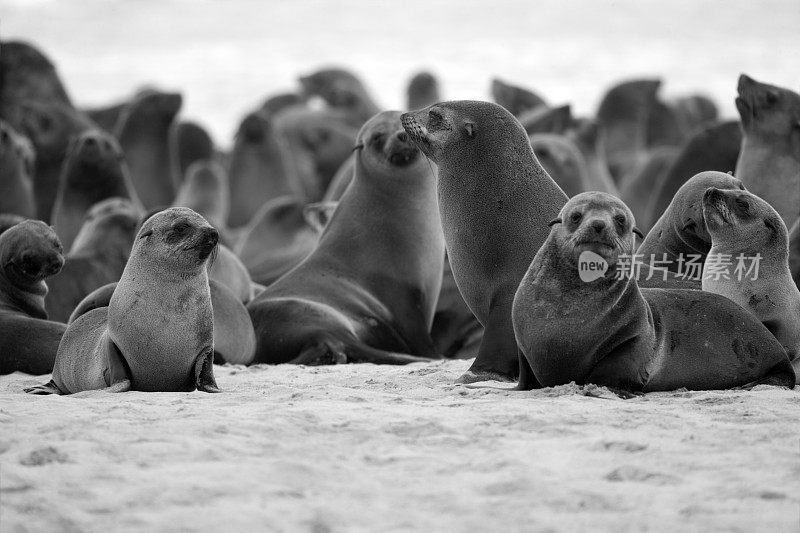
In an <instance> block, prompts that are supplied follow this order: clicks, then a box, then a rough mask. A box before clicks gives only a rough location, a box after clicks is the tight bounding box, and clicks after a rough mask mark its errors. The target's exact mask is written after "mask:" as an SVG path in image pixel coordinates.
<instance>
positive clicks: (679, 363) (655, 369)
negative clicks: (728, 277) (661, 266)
mask: <svg viewBox="0 0 800 533" xmlns="http://www.w3.org/2000/svg"><path fill="white" fill-rule="evenodd" d="M552 224H553V227H552V229H551V231H550V235H549V236H548V237H547V240H546V241H545V243H544V244H543V245H542V247H541V248H540V249H539V251H538V252H537V253H536V257H535V258H534V260H533V262H532V263H531V265H530V269H529V270H528V272H527V274H526V275H525V278H524V279H523V280H522V283H520V286H519V289H518V290H517V294H516V296H515V297H514V331H515V332H516V336H517V341H518V342H519V346H520V348H521V349H522V353H523V354H524V357H521V358H520V366H521V367H522V369H521V376H520V382H519V387H518V388H519V389H523V390H526V389H530V388H532V387H533V386H535V385H536V383H537V382H538V383H539V384H541V385H543V386H546V387H551V386H556V385H563V384H566V383H569V382H571V381H574V382H575V383H577V384H584V383H594V384H597V385H605V386H609V387H616V388H620V389H625V390H629V391H644V392H650V391H661V390H673V389H677V388H680V387H686V388H687V389H701V390H703V389H723V388H730V387H737V386H743V385H748V384H751V383H754V382H758V383H770V384H775V385H783V386H787V387H793V386H794V381H795V374H794V371H793V369H792V366H791V364H790V363H789V358H788V357H787V355H786V352H785V351H784V350H783V348H782V347H781V345H780V343H779V342H778V341H776V340H775V338H774V337H773V336H772V334H770V332H769V330H767V328H766V327H764V326H763V325H762V324H761V323H760V322H759V321H758V320H757V319H756V318H755V317H754V316H752V315H751V314H750V313H748V312H747V311H745V310H744V309H742V308H741V307H739V306H738V305H736V304H735V303H733V302H732V301H730V300H728V299H727V298H725V297H724V296H720V295H718V294H711V293H707V292H704V291H693V290H670V289H639V286H638V284H637V283H636V280H635V279H634V278H631V277H628V276H626V275H618V273H619V270H618V268H617V267H618V266H621V265H622V263H621V256H622V255H623V254H627V255H630V254H632V253H633V242H634V237H633V235H634V231H635V230H634V228H635V226H634V224H635V221H634V219H633V214H632V213H631V211H630V209H628V207H627V206H626V205H625V204H624V203H623V202H622V201H621V200H619V199H618V198H615V197H613V196H611V195H609V194H606V193H601V192H588V193H582V194H579V195H578V196H575V197H573V198H572V199H570V201H569V202H567V204H566V205H565V206H564V208H563V209H562V210H561V213H560V214H559V217H558V218H557V219H555V220H554V221H553V223H552ZM592 267H594V268H592Z"/></svg>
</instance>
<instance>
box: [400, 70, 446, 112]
mask: <svg viewBox="0 0 800 533" xmlns="http://www.w3.org/2000/svg"><path fill="white" fill-rule="evenodd" d="M441 100H442V98H441V95H440V92H439V81H438V80H437V79H436V76H434V75H433V74H431V73H430V72H426V71H423V72H418V73H416V74H414V76H412V78H411V80H410V81H409V82H408V88H407V89H406V109H408V110H414V109H422V108H423V107H427V106H429V105H431V104H435V103H436V102H440V101H441Z"/></svg>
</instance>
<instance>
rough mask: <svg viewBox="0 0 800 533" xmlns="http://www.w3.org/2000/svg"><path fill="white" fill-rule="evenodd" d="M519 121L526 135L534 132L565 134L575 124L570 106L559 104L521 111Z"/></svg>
mask: <svg viewBox="0 0 800 533" xmlns="http://www.w3.org/2000/svg"><path fill="white" fill-rule="evenodd" d="M519 122H520V124H522V127H523V128H525V131H527V132H528V135H534V134H536V133H556V134H559V135H561V134H566V133H567V132H569V131H570V130H571V129H572V128H573V127H574V126H575V118H574V117H573V116H572V106H571V105H569V104H567V105H561V106H558V107H547V106H539V107H537V108H534V109H531V110H530V111H526V112H524V113H522V115H521V116H520V117H519Z"/></svg>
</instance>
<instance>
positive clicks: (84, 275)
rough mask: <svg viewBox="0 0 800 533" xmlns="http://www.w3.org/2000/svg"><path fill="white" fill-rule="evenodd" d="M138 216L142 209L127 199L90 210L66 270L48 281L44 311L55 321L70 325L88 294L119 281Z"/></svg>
mask: <svg viewBox="0 0 800 533" xmlns="http://www.w3.org/2000/svg"><path fill="white" fill-rule="evenodd" d="M139 216H140V215H139V208H138V207H137V206H135V205H134V204H133V202H131V201H130V200H129V199H127V198H107V199H105V200H102V201H101V202H98V203H97V204H95V205H94V206H92V208H91V209H89V212H88V213H87V214H86V219H85V220H84V223H83V226H81V230H80V232H78V235H77V237H76V238H75V240H74V242H73V243H72V248H71V249H70V250H69V253H68V254H67V255H66V257H65V263H64V268H62V269H61V272H59V273H58V274H56V275H54V276H53V277H52V278H50V280H49V281H48V285H49V287H50V292H48V293H47V298H46V299H45V309H46V310H47V314H48V315H49V316H50V318H51V319H52V320H55V321H58V322H67V321H68V320H69V316H70V314H71V313H72V311H73V310H74V309H75V306H77V305H78V304H79V303H80V301H81V300H82V299H83V298H84V297H85V296H86V295H87V294H89V293H91V292H92V291H93V290H95V289H97V288H98V287H101V286H103V285H105V284H107V283H111V282H112V281H119V279H120V277H121V276H122V272H123V271H124V269H125V264H126V263H127V262H128V257H129V256H130V253H131V247H132V246H133V241H134V239H135V238H136V232H137V229H138V224H139Z"/></svg>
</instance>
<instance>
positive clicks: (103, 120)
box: [83, 101, 130, 133]
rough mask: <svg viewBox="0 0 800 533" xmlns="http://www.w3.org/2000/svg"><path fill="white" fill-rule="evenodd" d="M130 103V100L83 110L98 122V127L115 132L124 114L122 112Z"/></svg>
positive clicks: (93, 120)
mask: <svg viewBox="0 0 800 533" xmlns="http://www.w3.org/2000/svg"><path fill="white" fill-rule="evenodd" d="M129 105H130V102H128V101H125V102H119V103H117V104H111V105H107V106H102V107H92V108H89V109H84V110H83V112H84V113H86V116H88V117H89V118H90V119H91V120H92V122H94V123H95V124H97V127H99V128H100V129H101V130H103V131H107V132H109V133H113V132H114V131H116V128H117V122H118V121H119V117H120V115H122V112H123V111H125V109H126V108H127V107H128V106H129Z"/></svg>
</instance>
